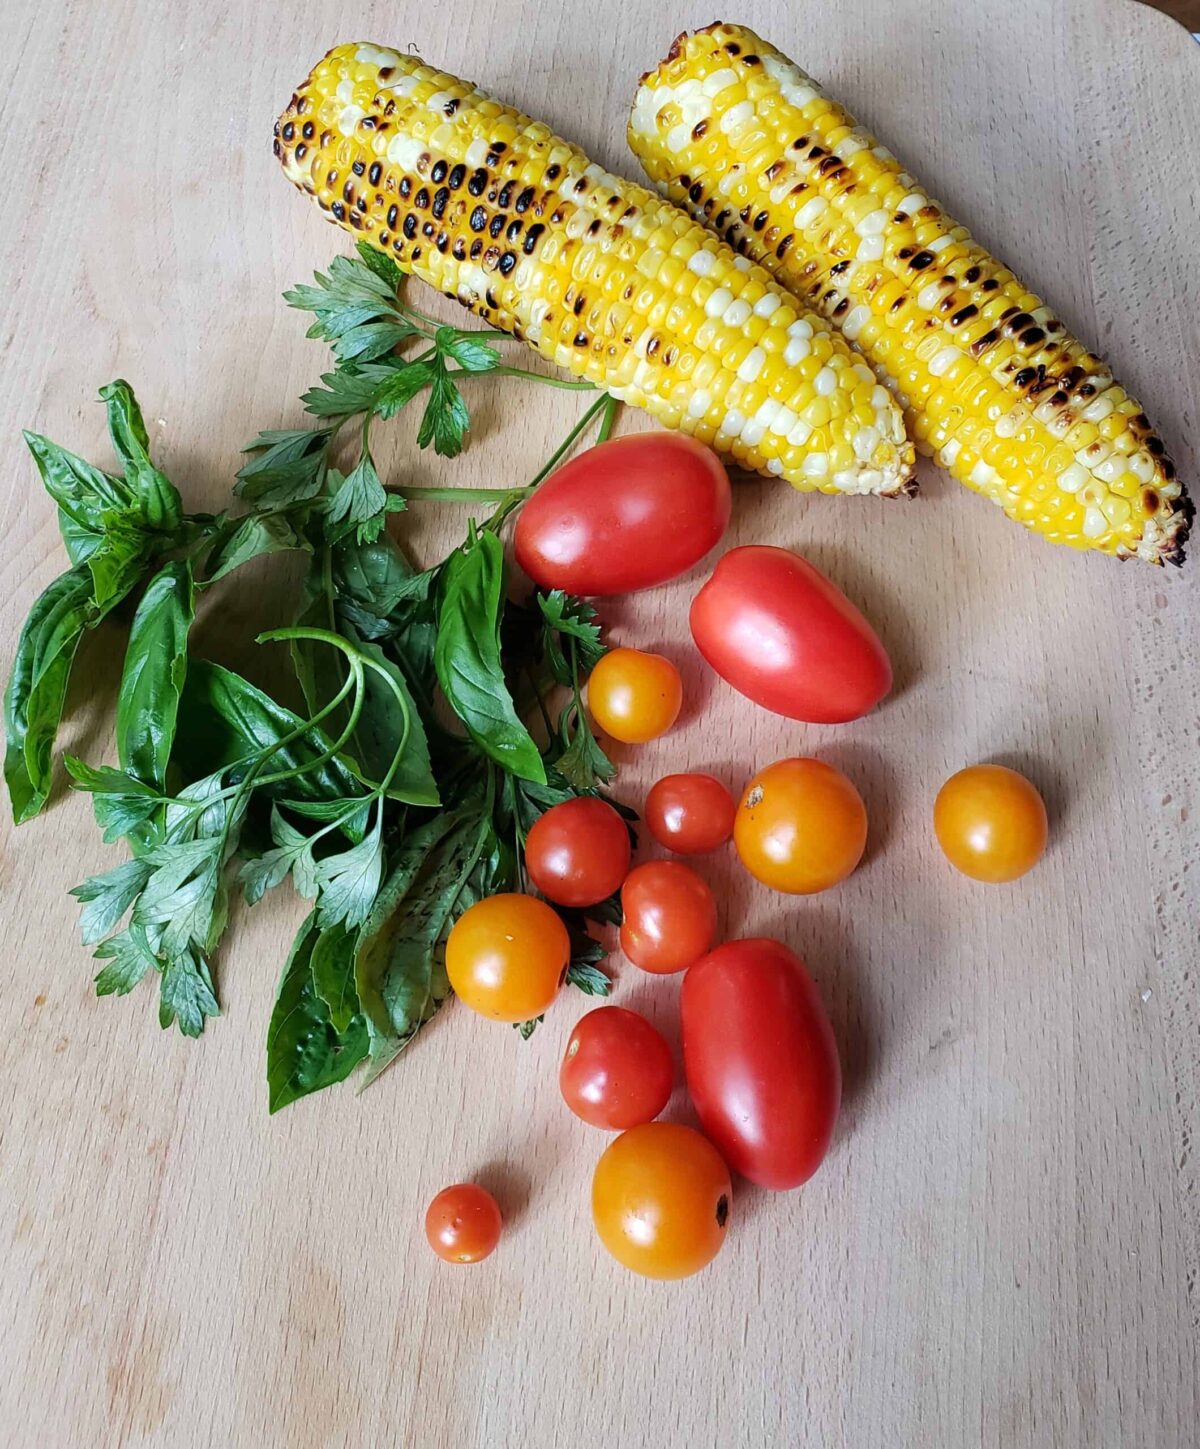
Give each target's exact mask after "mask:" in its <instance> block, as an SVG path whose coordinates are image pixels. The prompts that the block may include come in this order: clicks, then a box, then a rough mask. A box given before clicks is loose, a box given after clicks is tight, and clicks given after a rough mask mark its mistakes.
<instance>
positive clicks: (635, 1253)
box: [592, 1122, 733, 1278]
mask: <svg viewBox="0 0 1200 1449" xmlns="http://www.w3.org/2000/svg"><path fill="white" fill-rule="evenodd" d="M732 1195H733V1194H732V1188H731V1186H730V1182H729V1169H728V1168H727V1167H726V1166H725V1164H724V1162H722V1161H721V1154H720V1153H719V1152H718V1151H717V1149H716V1148H715V1147H714V1146H713V1145H712V1143H711V1142H709V1140H708V1139H707V1138H706V1137H702V1136H701V1135H700V1133H699V1132H697V1131H695V1130H694V1129H693V1128H691V1127H683V1126H681V1125H680V1124H678V1123H676V1122H646V1123H644V1124H643V1125H642V1126H641V1127H631V1128H630V1129H629V1131H628V1132H622V1133H621V1135H620V1137H618V1138H617V1140H616V1141H615V1142H613V1143H611V1144H610V1145H609V1146H608V1148H607V1149H606V1150H605V1152H604V1154H603V1156H602V1157H601V1158H600V1161H599V1162H598V1163H597V1164H596V1173H595V1176H594V1177H593V1178H592V1220H593V1221H594V1222H595V1224H596V1231H597V1232H598V1233H599V1234H600V1241H601V1242H602V1243H603V1244H604V1246H605V1247H606V1248H607V1249H608V1251H609V1252H610V1253H611V1254H612V1255H613V1257H614V1258H616V1260H617V1262H618V1263H623V1264H624V1266H625V1267H626V1268H631V1269H632V1270H633V1271H634V1272H635V1273H640V1274H641V1275H642V1276H643V1277H644V1278H686V1277H688V1276H689V1274H691V1273H696V1272H699V1270H700V1269H701V1268H703V1267H704V1265H705V1264H706V1263H709V1262H711V1261H712V1259H713V1258H714V1257H716V1255H717V1253H718V1252H719V1251H720V1248H721V1244H722V1243H723V1242H724V1241H725V1228H726V1225H727V1223H728V1221H729V1204H730V1200H731V1198H732Z"/></svg>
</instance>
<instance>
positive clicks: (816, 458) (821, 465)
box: [800, 453, 829, 478]
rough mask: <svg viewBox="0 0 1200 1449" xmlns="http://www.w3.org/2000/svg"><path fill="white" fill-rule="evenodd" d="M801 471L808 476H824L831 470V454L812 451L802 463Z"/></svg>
mask: <svg viewBox="0 0 1200 1449" xmlns="http://www.w3.org/2000/svg"><path fill="white" fill-rule="evenodd" d="M800 471H801V473H803V474H804V476H805V477H806V478H823V477H824V476H825V474H826V473H828V472H829V454H828V453H810V454H809V455H808V457H807V458H805V460H804V462H803V463H801V465H800Z"/></svg>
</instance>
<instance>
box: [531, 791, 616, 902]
mask: <svg viewBox="0 0 1200 1449" xmlns="http://www.w3.org/2000/svg"><path fill="white" fill-rule="evenodd" d="M525 867H526V869H527V870H528V871H529V878H530V880H531V881H533V883H534V885H535V886H537V888H538V890H540V891H541V893H542V894H543V895H544V896H547V897H549V899H550V900H552V901H554V902H555V903H556V904H558V905H560V906H576V907H580V906H594V905H595V904H596V902H597V901H602V900H605V899H606V898H607V897H608V896H611V895H612V893H613V892H614V891H615V890H617V889H618V887H619V886H620V884H621V882H622V881H623V880H624V879H625V877H626V875H627V874H628V873H629V831H628V830H627V829H626V827H625V822H624V821H623V820H622V819H621V817H620V816H619V815H618V814H617V812H616V811H615V810H614V809H613V807H612V806H611V805H609V804H608V802H607V801H605V800H597V799H595V798H594V797H592V796H590V795H582V796H580V797H579V798H578V799H576V800H564V801H563V802H562V804H561V805H552V806H551V807H550V809H549V810H547V811H546V813H545V814H544V815H540V816H539V817H538V818H537V819H536V820H535V821H534V822H533V828H532V829H531V830H530V832H529V836H528V838H527V840H526V842H525Z"/></svg>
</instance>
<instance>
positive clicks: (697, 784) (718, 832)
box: [645, 774, 737, 855]
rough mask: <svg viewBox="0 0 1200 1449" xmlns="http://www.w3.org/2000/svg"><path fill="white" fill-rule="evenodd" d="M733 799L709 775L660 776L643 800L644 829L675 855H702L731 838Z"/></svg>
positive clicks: (722, 786) (733, 811)
mask: <svg viewBox="0 0 1200 1449" xmlns="http://www.w3.org/2000/svg"><path fill="white" fill-rule="evenodd" d="M736 812H737V806H736V805H735V804H734V800H733V796H732V795H731V794H730V793H729V791H728V790H727V789H726V788H725V786H724V785H722V784H721V782H720V780H718V779H716V777H715V776H713V775H703V774H691V775H664V776H663V778H662V779H661V780H659V781H658V782H657V783H656V784H654V785H652V786H651V787H650V793H649V794H648V795H647V796H646V809H645V816H646V828H647V829H648V830H649V831H650V834H651V835H653V837H654V838H655V840H657V841H658V843H659V845H661V846H663V847H664V848H665V849H667V850H673V851H674V852H675V853H676V854H677V855H704V854H706V853H707V852H708V851H710V850H716V848H717V847H718V846H719V845H724V844H725V842H726V841H727V840H728V839H729V837H730V836H731V835H732V834H733V817H734V815H735V814H736Z"/></svg>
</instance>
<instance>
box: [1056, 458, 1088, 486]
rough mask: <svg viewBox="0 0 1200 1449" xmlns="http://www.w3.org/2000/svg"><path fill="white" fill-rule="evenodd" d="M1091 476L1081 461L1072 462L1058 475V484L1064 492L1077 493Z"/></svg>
mask: <svg viewBox="0 0 1200 1449" xmlns="http://www.w3.org/2000/svg"><path fill="white" fill-rule="evenodd" d="M1091 476H1092V475H1091V474H1090V473H1089V472H1088V470H1087V469H1086V468H1085V467H1084V466H1083V464H1082V463H1072V464H1071V466H1070V467H1069V468H1064V469H1063V470H1062V472H1061V473H1060V474H1059V475H1058V480H1057V481H1058V486H1059V487H1060V488H1061V489H1062V491H1063V492H1064V493H1078V492H1079V490H1080V489H1081V488H1082V487H1083V485H1084V484H1085V483H1086V482H1087V481H1088V479H1089V478H1090V477H1091Z"/></svg>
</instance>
